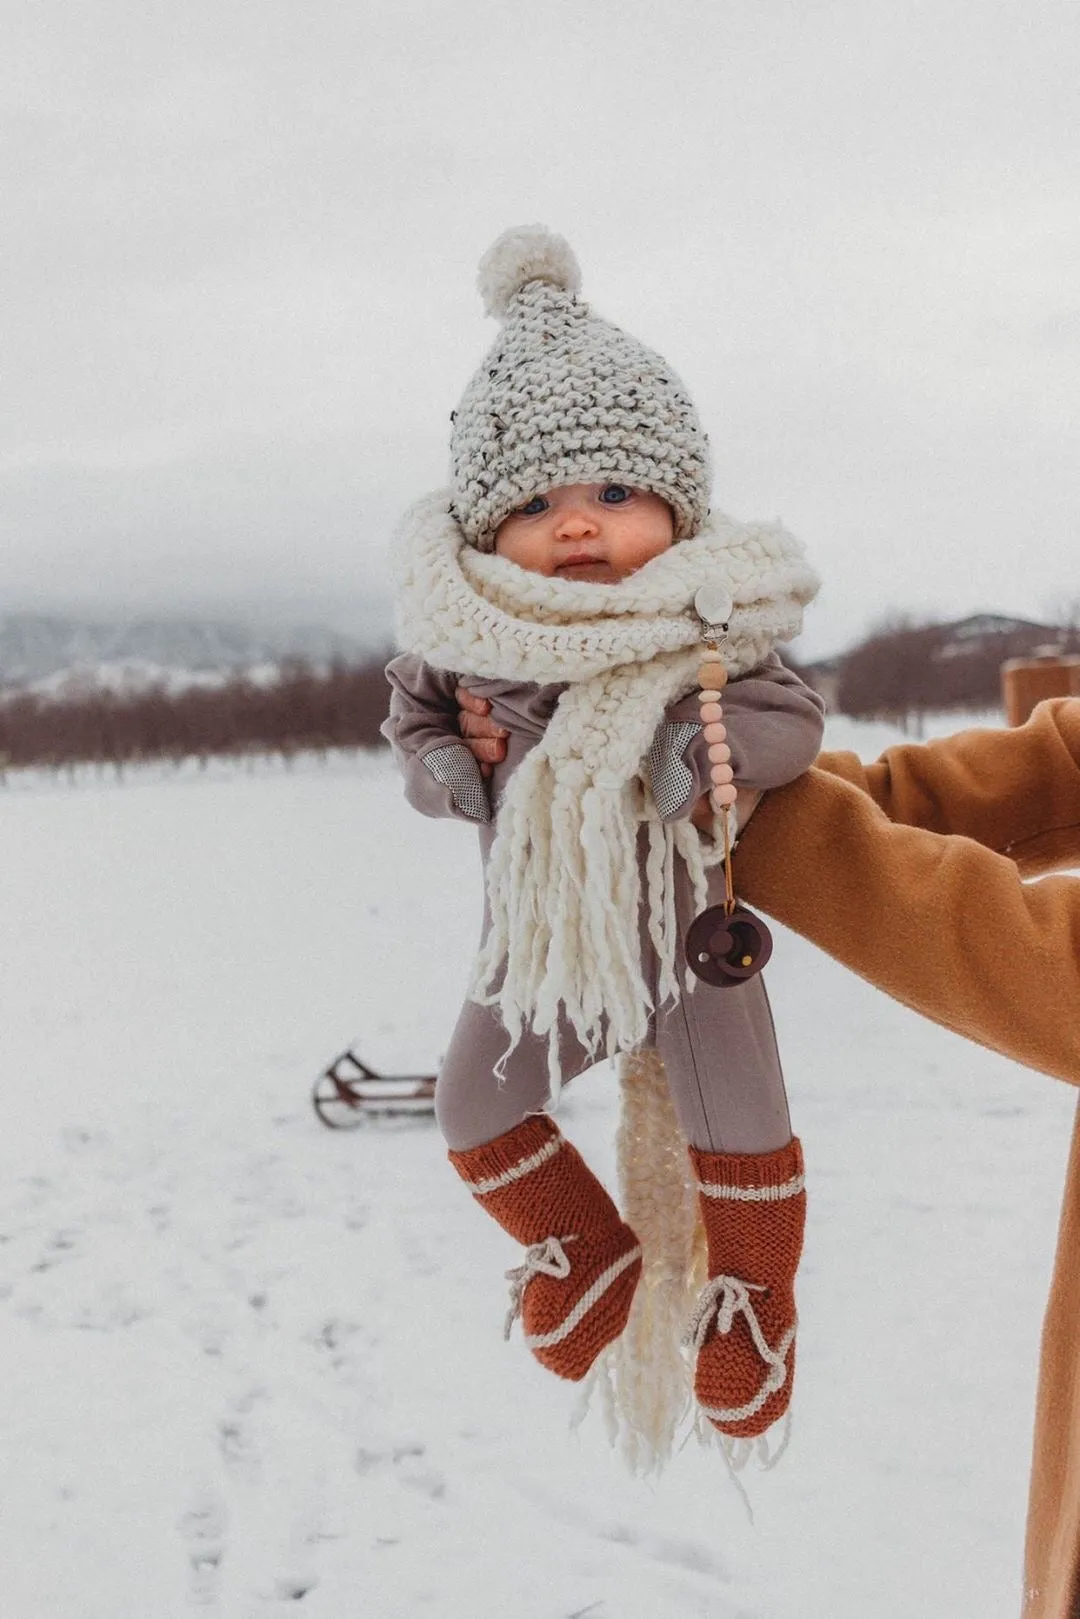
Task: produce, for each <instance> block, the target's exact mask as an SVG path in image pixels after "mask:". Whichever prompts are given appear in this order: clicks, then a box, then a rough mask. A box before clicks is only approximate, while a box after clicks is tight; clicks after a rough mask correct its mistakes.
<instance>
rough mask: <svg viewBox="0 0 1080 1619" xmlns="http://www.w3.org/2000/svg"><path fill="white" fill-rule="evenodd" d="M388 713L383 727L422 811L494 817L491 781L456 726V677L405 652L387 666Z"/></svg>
mask: <svg viewBox="0 0 1080 1619" xmlns="http://www.w3.org/2000/svg"><path fill="white" fill-rule="evenodd" d="M386 678H387V680H388V681H389V683H390V713H389V715H388V717H387V718H386V720H384V722H383V724H382V726H381V730H382V734H383V736H384V737H385V738H386V740H387V741H388V742H389V744H390V747H391V750H392V752H393V755H394V760H395V762H396V764H397V766H398V768H399V769H400V771H401V773H402V775H403V776H404V778H405V797H406V798H407V799H408V801H409V803H410V804H411V805H412V806H413V808H414V809H417V810H419V811H420V813H421V815H432V816H449V817H451V818H452V819H454V820H459V821H472V822H473V823H474V824H476V823H478V822H484V821H490V819H491V802H490V798H489V794H488V787H487V783H486V781H485V780H484V778H483V776H482V775H481V773H480V765H479V763H478V762H477V760H476V759H475V757H474V756H473V753H472V750H471V749H470V748H469V746H468V745H467V744H466V743H465V742H463V741H462V739H461V734H460V732H459V729H458V702H457V698H456V696H455V691H456V688H457V680H458V677H457V676H456V675H453V674H450V673H448V672H446V671H444V670H441V669H433V668H431V667H430V665H428V664H426V663H424V662H423V661H422V659H420V658H417V657H413V656H411V655H409V654H406V655H404V656H402V657H400V658H395V659H394V660H393V661H392V662H391V663H389V664H388V665H387V668H386Z"/></svg>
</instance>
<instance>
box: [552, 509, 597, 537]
mask: <svg viewBox="0 0 1080 1619" xmlns="http://www.w3.org/2000/svg"><path fill="white" fill-rule="evenodd" d="M556 532H557V533H558V534H560V535H563V536H565V537H566V539H568V540H580V539H582V538H583V537H584V536H585V535H586V534H595V533H596V519H595V518H594V517H593V516H592V514H591V513H590V512H588V511H586V510H585V509H584V507H581V506H570V507H568V508H567V510H566V511H564V512H563V513H562V515H561V517H560V518H559V524H558V528H557V530H556Z"/></svg>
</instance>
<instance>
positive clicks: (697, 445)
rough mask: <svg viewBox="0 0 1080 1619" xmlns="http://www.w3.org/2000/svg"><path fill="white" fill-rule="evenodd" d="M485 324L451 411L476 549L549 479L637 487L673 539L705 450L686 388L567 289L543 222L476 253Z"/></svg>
mask: <svg viewBox="0 0 1080 1619" xmlns="http://www.w3.org/2000/svg"><path fill="white" fill-rule="evenodd" d="M478 280H479V285H480V290H481V293H482V295H483V298H484V302H485V306H486V308H487V310H488V313H489V314H495V315H498V316H501V317H502V322H503V324H502V329H501V331H500V333H499V336H498V338H497V340H496V342H495V343H494V345H493V346H492V348H491V349H490V351H489V352H488V354H487V355H486V356H485V358H484V360H483V362H482V364H481V365H480V367H479V369H478V370H477V371H476V373H475V375H474V376H473V378H472V380H471V381H470V383H469V385H468V387H467V388H466V390H465V393H464V395H463V396H462V399H461V402H460V404H459V405H458V407H457V410H456V411H455V412H454V415H453V418H452V422H453V429H452V432H451V438H450V460H451V479H452V483H453V503H454V512H455V514H456V516H457V518H458V521H459V522H460V523H461V526H462V529H463V530H464V533H465V536H466V538H467V540H468V542H469V544H470V545H475V546H476V547H477V548H478V549H479V550H481V551H490V550H491V549H492V548H493V546H494V543H495V531H496V529H497V528H498V526H499V524H500V523H501V522H502V520H503V518H504V517H506V516H508V514H509V513H510V512H512V511H514V510H515V508H517V507H518V506H522V505H524V504H525V502H526V501H528V500H529V499H530V498H531V497H532V496H533V495H535V494H538V493H540V492H541V491H542V490H545V489H551V488H554V487H555V486H556V485H558V484H573V483H598V482H602V481H606V480H609V479H610V480H613V481H619V482H622V483H629V484H632V485H634V487H635V488H638V489H648V490H651V491H652V492H653V493H654V494H657V495H660V496H661V497H662V498H663V499H664V500H666V501H667V503H668V505H669V506H670V507H671V509H672V511H673V513H674V514H675V532H676V538H679V539H682V538H684V537H686V536H687V535H690V534H694V533H696V532H697V530H698V529H699V528H700V527H701V525H702V523H703V522H704V520H705V517H706V515H707V513H708V510H709V487H710V467H709V448H708V441H707V439H706V436H705V434H704V433H703V432H702V430H701V425H700V423H699V421H698V418H697V413H696V411H695V409H694V406H693V404H692V402H691V400H690V397H689V394H688V393H687V391H686V389H685V388H684V386H683V384H682V383H681V382H680V381H679V378H678V377H677V376H676V375H675V373H674V371H673V370H672V369H671V367H670V366H669V365H668V364H667V362H666V361H665V360H663V359H661V357H660V356H659V355H658V354H654V353H653V351H652V350H651V349H648V348H646V347H645V346H644V345H643V344H642V343H639V342H638V341H637V339H636V338H633V337H631V336H629V335H628V334H627V333H626V332H623V331H620V330H619V328H618V327H617V326H612V325H610V324H609V323H608V322H607V321H605V320H601V319H600V317H599V316H597V315H594V314H593V313H592V311H591V310H590V308H589V306H588V304H586V303H583V302H581V301H580V300H579V299H578V297H577V296H576V294H577V290H578V287H579V285H580V280H581V277H580V271H579V269H578V265H577V261H576V259H575V258H574V255H573V253H572V251H571V250H570V248H569V246H568V245H567V243H566V242H565V241H564V240H563V239H562V237H560V236H556V235H555V234H554V233H553V232H551V231H549V230H547V228H546V227H545V226H543V225H534V226H525V227H521V228H518V229H515V230H510V231H507V232H506V233H505V234H504V235H503V236H501V237H500V238H499V240H498V241H497V242H495V243H493V245H492V246H491V247H490V248H489V249H488V251H487V253H486V254H485V255H484V258H483V260H482V261H481V266H480V274H479V278H478Z"/></svg>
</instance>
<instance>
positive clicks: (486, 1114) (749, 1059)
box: [435, 883, 791, 1152]
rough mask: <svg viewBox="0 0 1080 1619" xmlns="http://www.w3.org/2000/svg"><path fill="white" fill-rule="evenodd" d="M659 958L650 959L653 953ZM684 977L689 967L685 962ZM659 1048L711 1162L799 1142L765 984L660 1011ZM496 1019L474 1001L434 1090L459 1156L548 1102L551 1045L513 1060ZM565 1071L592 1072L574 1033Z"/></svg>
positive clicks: (696, 995)
mask: <svg viewBox="0 0 1080 1619" xmlns="http://www.w3.org/2000/svg"><path fill="white" fill-rule="evenodd" d="M688 890H689V884H688V883H687V884H685V885H680V891H679V893H678V895H677V899H678V907H677V908H678V914H679V928H680V938H682V937H684V936H685V929H686V926H687V923H688V921H689V919H690V917H689V912H690V904H689V891H688ZM650 954H651V951H650ZM679 971H680V977H681V976H682V974H683V972H684V964H683V962H682V960H681V959H680V965H679ZM650 1043H651V1044H654V1045H655V1046H656V1049H657V1050H658V1051H659V1053H660V1055H661V1057H662V1058H663V1060H664V1067H665V1069H666V1071H667V1077H668V1084H669V1085H670V1087H671V1097H672V1101H673V1102H674V1105H675V1111H676V1113H677V1114H678V1118H679V1124H680V1126H681V1127H682V1130H683V1133H684V1135H685V1136H686V1138H687V1140H688V1141H689V1142H690V1144H691V1146H694V1147H699V1148H701V1149H702V1150H703V1151H705V1152H772V1151H775V1149H776V1148H778V1147H784V1146H786V1145H787V1143H788V1142H789V1141H790V1140H791V1119H790V1116H789V1114H788V1105H787V1095H786V1093H785V1091H784V1078H783V1074H782V1072H781V1069H780V1057H779V1053H778V1052H777V1049H776V1036H775V1033H774V1030H773V1021H772V1013H771V1012H770V1010H769V1000H768V996H767V995H766V993H765V986H764V984H763V983H762V980H761V979H760V977H759V978H752V979H750V980H749V981H748V982H746V983H744V984H740V985H737V986H735V987H733V988H730V989H712V988H710V987H709V986H708V985H707V984H703V983H699V984H698V985H697V986H696V988H695V990H694V992H693V994H692V995H688V994H686V993H685V992H684V993H683V994H682V996H681V997H680V999H679V1000H678V1002H677V1003H676V1004H675V1005H674V1006H672V1005H665V1006H663V1007H661V1008H660V1009H659V1011H658V1012H656V1013H655V1014H654V1016H653V1020H652V1037H651V1041H650ZM506 1046H507V1034H506V1030H505V1029H504V1028H503V1025H502V1023H501V1021H500V1019H499V1016H498V1013H497V1011H496V1010H495V1009H493V1008H490V1007H484V1006H477V1005H476V1004H475V1002H472V1001H466V1003H465V1006H464V1008H463V1009H462V1013H461V1016H460V1017H459V1018H458V1022H457V1027H456V1028H455V1029H454V1033H453V1036H452V1038H451V1041H450V1045H449V1047H448V1049H447V1052H446V1056H445V1058H444V1060H443V1064H442V1068H441V1069H440V1071H439V1079H438V1084H437V1085H436V1087H435V1113H436V1116H437V1118H438V1121H439V1128H440V1129H441V1130H442V1133H443V1135H444V1136H445V1137H446V1141H447V1145H448V1146H449V1147H450V1149H451V1151H454V1152H465V1151H467V1150H468V1149H469V1148H470V1147H478V1146H480V1145H481V1144H482V1143H483V1142H487V1141H493V1140H494V1139H495V1138H496V1137H497V1136H501V1135H503V1134H504V1133H505V1132H506V1131H507V1130H511V1129H513V1127H514V1126H515V1125H517V1124H520V1123H521V1121H522V1119H524V1118H525V1117H527V1115H528V1114H530V1113H538V1112H540V1111H541V1110H542V1109H543V1108H544V1106H545V1104H546V1103H547V1100H548V1080H547V1038H546V1036H545V1037H542V1038H541V1037H539V1036H537V1035H534V1034H526V1035H524V1036H523V1038H522V1040H521V1043H520V1044H519V1045H518V1046H517V1047H516V1048H515V1050H514V1051H513V1052H512V1053H511V1055H510V1056H509V1057H508V1058H507V1060H506V1064H505V1069H504V1072H505V1079H504V1080H503V1081H502V1082H501V1083H500V1081H498V1080H497V1079H496V1078H495V1075H494V1068H495V1064H496V1063H497V1062H498V1061H499V1059H500V1057H502V1055H503V1053H504V1052H505V1050H506ZM560 1055H561V1064H560V1066H561V1068H562V1073H563V1076H564V1078H565V1079H568V1080H569V1079H572V1078H573V1077H574V1076H575V1075H577V1074H580V1073H582V1072H583V1070H584V1069H586V1068H588V1067H590V1066H591V1062H590V1059H589V1057H588V1056H587V1055H586V1053H585V1051H584V1050H583V1048H582V1047H581V1045H580V1044H579V1042H578V1040H577V1038H576V1036H575V1035H574V1034H573V1032H572V1031H570V1030H567V1031H565V1032H564V1033H563V1034H562V1037H561V1042H560Z"/></svg>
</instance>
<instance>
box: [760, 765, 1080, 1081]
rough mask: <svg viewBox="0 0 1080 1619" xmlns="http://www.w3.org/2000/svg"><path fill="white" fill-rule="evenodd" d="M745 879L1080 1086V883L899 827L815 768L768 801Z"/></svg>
mask: <svg viewBox="0 0 1080 1619" xmlns="http://www.w3.org/2000/svg"><path fill="white" fill-rule="evenodd" d="M987 734H988V735H993V734H999V733H987ZM1070 768H1071V769H1072V770H1073V773H1074V776H1075V760H1071V761H1070ZM735 880H736V887H737V889H738V892H739V895H740V897H742V898H744V899H746V900H747V901H748V902H749V903H750V904H751V905H758V906H760V907H761V909H762V910H764V911H766V912H768V913H769V915H771V916H774V917H776V918H777V919H778V920H779V921H781V922H783V923H785V924H786V925H787V926H788V927H790V928H793V929H794V930H795V932H797V933H801V934H803V935H804V937H806V938H807V939H810V940H811V941H812V942H813V943H814V944H816V945H818V946H820V948H821V949H822V950H825V951H827V952H828V954H829V955H831V956H835V958H836V959H837V960H838V961H841V962H843V964H844V965H845V966H846V967H850V968H851V969H852V971H853V972H856V973H858V974H859V975H860V977H862V978H865V979H867V980H868V981H869V982H870V983H871V984H875V985H876V986H877V987H878V988H879V989H882V990H884V991H885V992H886V993H887V994H889V995H891V996H893V998H894V999H895V1000H898V1001H901V1002H903V1003H904V1004H905V1005H907V1006H910V1007H913V1008H914V1009H915V1010H916V1011H918V1012H921V1013H922V1014H923V1015H924V1016H925V1017H928V1018H932V1019H933V1020H934V1021H935V1022H937V1023H941V1024H943V1025H944V1026H945V1027H946V1028H949V1029H954V1030H955V1031H956V1032H957V1033H959V1034H963V1035H966V1036H967V1037H968V1038H969V1039H972V1040H975V1041H977V1042H978V1043H979V1044H980V1045H984V1046H989V1047H990V1048H991V1049H992V1050H995V1051H1000V1052H1003V1053H1005V1055H1007V1056H1009V1057H1013V1058H1015V1059H1016V1060H1017V1061H1018V1062H1022V1063H1026V1064H1027V1065H1028V1066H1029V1067H1032V1068H1038V1069H1041V1070H1042V1071H1043V1072H1045V1073H1048V1074H1053V1075H1056V1076H1057V1077H1058V1078H1060V1079H1066V1080H1070V1081H1071V1082H1072V1083H1073V1084H1080V879H1077V878H1075V877H1065V876H1061V877H1047V878H1044V879H1043V881H1041V882H1038V883H1024V882H1022V881H1021V879H1020V873H1019V871H1018V869H1017V866H1016V865H1015V864H1014V863H1013V861H1012V860H1010V859H1008V858H1006V857H1005V856H1003V855H1000V854H995V853H993V852H992V851H991V850H990V849H987V848H984V847H982V845H981V844H979V843H976V842H974V841H972V840H971V839H969V838H965V837H957V836H952V837H941V836H939V835H938V834H937V833H935V832H931V831H925V830H923V829H922V828H920V827H911V826H898V825H895V824H894V823H893V822H892V821H890V820H889V818H888V816H887V815H886V814H885V812H884V811H883V810H882V809H881V808H879V806H878V805H877V804H875V803H874V802H873V801H872V800H871V798H870V797H868V796H867V794H866V792H864V791H861V790H860V789H859V787H858V786H856V785H854V784H853V783H852V782H850V781H845V780H842V779H840V777H839V776H838V775H836V774H832V773H830V772H828V771H826V770H821V769H818V768H814V769H812V770H809V771H807V773H806V774H805V775H804V776H800V777H799V779H798V780H797V781H794V782H791V783H790V784H789V785H788V786H786V787H780V788H777V789H775V790H774V791H773V792H770V793H768V794H767V795H766V796H765V798H764V799H763V800H762V803H761V805H760V807H759V809H758V810H757V811H756V813H755V815H754V817H753V819H752V820H751V821H750V823H749V825H748V827H747V829H746V831H745V833H744V834H743V837H742V839H741V841H740V843H739V847H738V852H737V854H736V857H735Z"/></svg>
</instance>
